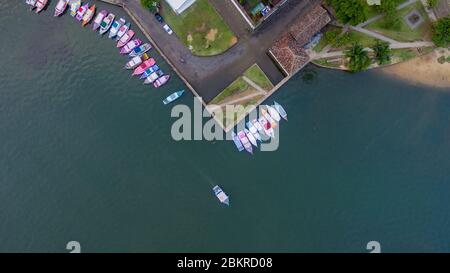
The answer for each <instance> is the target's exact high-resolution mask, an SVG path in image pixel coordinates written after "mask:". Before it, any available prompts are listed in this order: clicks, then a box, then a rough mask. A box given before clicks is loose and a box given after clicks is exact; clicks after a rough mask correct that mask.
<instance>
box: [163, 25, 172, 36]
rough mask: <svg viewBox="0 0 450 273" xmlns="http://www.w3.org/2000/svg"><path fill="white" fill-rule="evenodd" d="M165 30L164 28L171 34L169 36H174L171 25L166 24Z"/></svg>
mask: <svg viewBox="0 0 450 273" xmlns="http://www.w3.org/2000/svg"><path fill="white" fill-rule="evenodd" d="M163 28H164V30H165V31H166V32H167V33H169V35H172V34H173V31H172V29H171V28H170V27H169V25H167V24H165V25H164V26H163Z"/></svg>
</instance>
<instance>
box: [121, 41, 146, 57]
mask: <svg viewBox="0 0 450 273" xmlns="http://www.w3.org/2000/svg"><path fill="white" fill-rule="evenodd" d="M141 44H142V41H141V40H140V39H139V38H138V39H134V40H133V41H129V42H128V44H126V45H125V46H124V47H122V48H121V49H120V53H121V54H128V53H130V52H131V51H132V50H133V49H134V48H136V47H138V46H140V45H141Z"/></svg>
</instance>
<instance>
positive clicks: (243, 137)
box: [237, 131, 253, 154]
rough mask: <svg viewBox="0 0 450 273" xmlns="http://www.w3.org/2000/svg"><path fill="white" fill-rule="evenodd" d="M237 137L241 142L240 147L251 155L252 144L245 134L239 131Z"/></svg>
mask: <svg viewBox="0 0 450 273" xmlns="http://www.w3.org/2000/svg"><path fill="white" fill-rule="evenodd" d="M237 136H238V138H239V140H240V141H241V143H242V145H244V148H245V150H246V151H247V152H249V153H250V154H253V148H252V144H251V143H250V141H249V140H248V138H247V135H246V134H245V132H244V131H239V132H238V133H237Z"/></svg>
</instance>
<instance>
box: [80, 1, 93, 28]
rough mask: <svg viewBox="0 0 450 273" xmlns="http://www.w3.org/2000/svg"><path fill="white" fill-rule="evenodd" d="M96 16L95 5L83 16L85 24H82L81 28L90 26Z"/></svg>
mask: <svg viewBox="0 0 450 273" xmlns="http://www.w3.org/2000/svg"><path fill="white" fill-rule="evenodd" d="M94 14H95V5H92V6H91V7H90V8H89V9H88V10H87V11H86V13H85V14H84V16H83V23H81V26H83V27H84V26H86V25H87V24H89V22H90V21H91V20H92V18H93V17H94Z"/></svg>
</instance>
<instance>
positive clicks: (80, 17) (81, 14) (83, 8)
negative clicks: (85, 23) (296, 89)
mask: <svg viewBox="0 0 450 273" xmlns="http://www.w3.org/2000/svg"><path fill="white" fill-rule="evenodd" d="M88 9H89V4H88V3H86V4H84V5H82V6H81V7H79V8H78V10H77V15H76V16H75V19H77V20H78V21H81V20H83V17H84V14H85V13H86V12H87V11H88Z"/></svg>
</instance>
